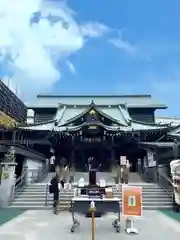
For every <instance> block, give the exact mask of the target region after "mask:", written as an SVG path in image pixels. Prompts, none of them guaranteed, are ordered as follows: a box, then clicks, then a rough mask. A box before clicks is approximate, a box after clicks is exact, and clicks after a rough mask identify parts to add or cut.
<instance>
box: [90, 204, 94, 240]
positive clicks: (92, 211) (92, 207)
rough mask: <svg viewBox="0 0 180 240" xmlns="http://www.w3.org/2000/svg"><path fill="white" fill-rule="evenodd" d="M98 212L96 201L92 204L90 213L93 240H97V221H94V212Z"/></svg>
mask: <svg viewBox="0 0 180 240" xmlns="http://www.w3.org/2000/svg"><path fill="white" fill-rule="evenodd" d="M95 210H96V207H95V203H94V201H92V202H91V204H90V208H89V211H90V212H91V214H92V215H91V216H92V217H91V240H94V239H95V221H94V212H95Z"/></svg>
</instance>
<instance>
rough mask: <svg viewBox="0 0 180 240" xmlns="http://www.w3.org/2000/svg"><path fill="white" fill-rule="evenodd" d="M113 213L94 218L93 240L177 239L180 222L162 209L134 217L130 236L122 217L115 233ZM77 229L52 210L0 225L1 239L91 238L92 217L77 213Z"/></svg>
mask: <svg viewBox="0 0 180 240" xmlns="http://www.w3.org/2000/svg"><path fill="white" fill-rule="evenodd" d="M114 217H115V216H114V215H107V216H105V217H103V218H99V219H96V220H95V222H96V232H95V234H96V236H95V240H109V239H110V238H113V240H119V239H121V240H130V239H138V240H144V239H146V240H148V239H153V240H159V239H162V238H163V240H170V239H173V240H179V236H180V223H178V222H176V221H174V220H172V219H171V218H169V217H167V216H166V215H164V214H163V213H161V212H158V211H157V212H156V211H148V212H144V217H143V218H141V219H136V227H137V228H138V229H139V234H138V235H134V236H130V235H127V234H126V233H125V231H124V220H123V219H122V220H121V225H122V230H121V233H116V232H115V229H113V227H112V221H113V220H114ZM78 219H79V220H80V223H81V225H80V228H79V229H77V231H76V232H75V233H70V227H71V223H72V221H71V215H70V214H69V213H65V212H64V213H60V214H59V215H58V216H55V215H52V213H51V211H49V210H44V211H27V212H25V213H23V214H21V215H20V216H18V217H17V218H15V219H14V220H12V221H10V222H8V223H6V224H4V225H2V226H1V227H0V239H2V240H60V239H66V240H72V238H73V240H79V239H82V240H83V239H86V240H91V219H89V218H84V217H83V216H78Z"/></svg>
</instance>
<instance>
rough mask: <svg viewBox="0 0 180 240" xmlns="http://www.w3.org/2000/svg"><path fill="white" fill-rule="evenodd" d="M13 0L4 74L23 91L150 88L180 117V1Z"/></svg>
mask: <svg viewBox="0 0 180 240" xmlns="http://www.w3.org/2000/svg"><path fill="white" fill-rule="evenodd" d="M2 2H4V1H2ZM7 2H8V4H9V5H8V4H6V5H5V4H4V5H3V4H2V3H1V0H0V4H1V5H0V13H1V11H3V14H2V15H1V16H0V28H1V33H2V34H1V36H3V38H2V37H1V40H0V61H1V69H0V74H1V77H11V79H12V85H13V86H18V88H19V89H21V95H22V93H23V95H25V96H28V98H29V97H30V98H32V97H33V96H35V95H36V94H37V93H47V92H49V93H56V94H140V93H143V94H145V93H147V94H152V95H153V96H154V97H155V98H156V99H158V100H159V101H162V102H163V103H165V104H167V105H168V106H169V109H168V110H167V111H166V112H165V113H162V115H171V116H180V111H179V104H178V102H179V100H180V97H179V87H180V14H179V9H180V1H179V0H173V1H170V0H113V1H109V0H99V1H97V0H67V1H60V0H49V1H48V0H44V1H43V0H26V1H25V0H19V1H18V4H19V5H18V4H17V5H16V8H15V5H14V7H13V8H12V7H11V6H12V0H7V1H6V3H7ZM39 2H41V5H39ZM12 9H13V11H12ZM2 16H3V17H2ZM9 19H10V20H11V21H9ZM7 22H8V24H7Z"/></svg>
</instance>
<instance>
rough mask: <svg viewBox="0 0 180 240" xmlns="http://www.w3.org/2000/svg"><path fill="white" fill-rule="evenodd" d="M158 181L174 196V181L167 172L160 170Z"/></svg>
mask: <svg viewBox="0 0 180 240" xmlns="http://www.w3.org/2000/svg"><path fill="white" fill-rule="evenodd" d="M157 182H158V184H159V185H160V187H162V188H163V190H164V191H165V192H166V193H167V194H168V195H169V196H170V197H171V198H172V197H173V194H172V193H173V182H172V179H171V178H170V177H168V176H167V175H166V174H165V173H163V172H160V171H158V177H157Z"/></svg>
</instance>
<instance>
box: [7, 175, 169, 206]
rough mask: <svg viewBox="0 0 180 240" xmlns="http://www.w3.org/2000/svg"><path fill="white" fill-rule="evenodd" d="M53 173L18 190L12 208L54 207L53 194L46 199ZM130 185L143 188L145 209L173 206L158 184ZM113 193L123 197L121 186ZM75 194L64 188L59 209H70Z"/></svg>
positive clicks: (136, 183) (71, 190)
mask: <svg viewBox="0 0 180 240" xmlns="http://www.w3.org/2000/svg"><path fill="white" fill-rule="evenodd" d="M51 178H52V174H49V175H48V176H47V177H46V178H45V179H44V180H43V182H42V183H39V184H31V185H29V186H27V187H26V189H25V190H24V191H23V192H18V194H17V195H16V197H15V199H14V201H13V203H12V204H11V207H12V208H19V209H51V208H52V199H53V197H52V194H48V196H47V204H46V205H45V199H46V185H47V183H48V182H49V181H50V180H51ZM129 185H134V186H140V187H142V188H143V209H144V210H155V209H170V208H171V207H172V202H171V199H170V198H169V197H168V195H167V193H166V192H164V190H163V189H161V188H160V187H159V186H158V185H157V184H148V183H143V182H133V183H132V184H131V183H130V184H129ZM113 193H114V196H115V197H118V198H120V199H121V197H122V192H121V186H120V185H119V186H118V187H116V185H114V186H113ZM73 196H74V189H68V190H63V191H62V192H61V193H60V201H59V210H60V211H63V210H68V208H69V206H70V201H71V199H72V197H73Z"/></svg>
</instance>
